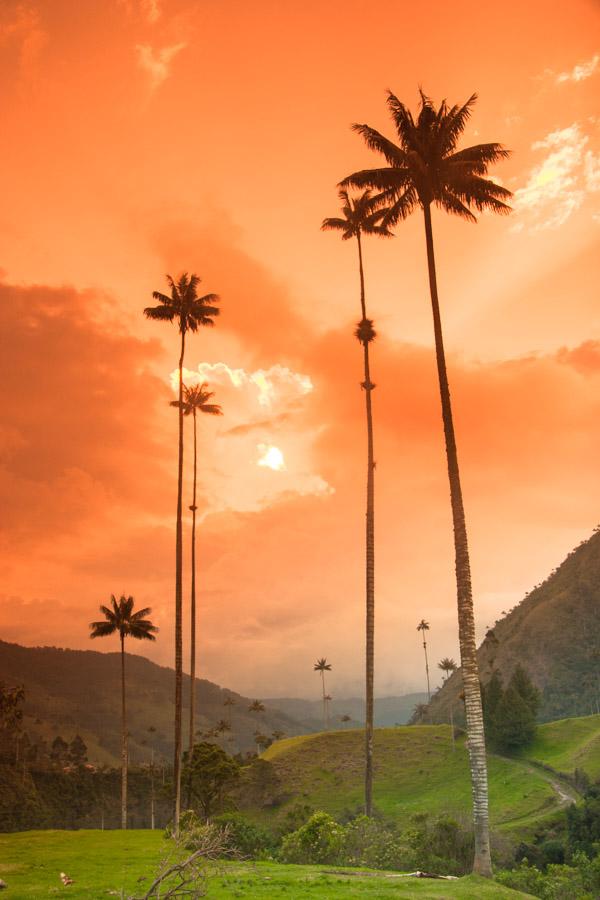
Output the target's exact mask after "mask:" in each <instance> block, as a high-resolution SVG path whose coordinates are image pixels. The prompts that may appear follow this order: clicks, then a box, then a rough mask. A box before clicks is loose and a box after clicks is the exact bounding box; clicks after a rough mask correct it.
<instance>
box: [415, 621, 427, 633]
mask: <svg viewBox="0 0 600 900" xmlns="http://www.w3.org/2000/svg"><path fill="white" fill-rule="evenodd" d="M417 631H429V622H426V621H425V619H421V621H420V622H419V624H418V625H417Z"/></svg>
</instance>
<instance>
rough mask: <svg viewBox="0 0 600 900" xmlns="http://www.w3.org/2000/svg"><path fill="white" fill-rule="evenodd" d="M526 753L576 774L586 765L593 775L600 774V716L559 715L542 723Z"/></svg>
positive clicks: (524, 755)
mask: <svg viewBox="0 0 600 900" xmlns="http://www.w3.org/2000/svg"><path fill="white" fill-rule="evenodd" d="M522 755H523V757H524V758H527V759H530V760H532V762H537V763H544V764H545V765H547V766H552V768H553V769H555V770H556V771H557V772H566V773H567V774H572V773H573V772H574V770H575V769H576V768H577V769H584V770H585V771H586V772H587V774H588V775H589V776H590V778H593V779H594V778H598V777H599V776H600V716H585V717H582V718H579V719H559V720H558V721H557V722H547V723H546V724H545V725H540V726H539V727H538V729H537V735H536V738H535V740H534V742H533V744H532V745H531V746H530V747H527V749H526V750H525V751H523V754H522Z"/></svg>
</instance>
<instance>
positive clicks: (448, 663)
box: [438, 656, 458, 750]
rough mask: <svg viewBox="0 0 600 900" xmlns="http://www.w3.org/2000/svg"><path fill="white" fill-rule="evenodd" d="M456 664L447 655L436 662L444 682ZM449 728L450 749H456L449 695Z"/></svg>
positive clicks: (452, 712) (454, 669) (452, 710)
mask: <svg viewBox="0 0 600 900" xmlns="http://www.w3.org/2000/svg"><path fill="white" fill-rule="evenodd" d="M457 668H458V666H457V665H456V663H455V662H454V660H453V659H451V658H450V657H449V656H445V657H444V658H443V659H441V660H440V661H439V663H438V669H441V670H442V672H444V674H445V676H446V677H445V678H444V684H445V683H446V682H447V681H448V679H449V678H450V676H451V675H452V673H453V672H456V670H457ZM450 729H451V731H452V749H453V750H455V749H456V743H455V740H454V709H453V706H452V697H450Z"/></svg>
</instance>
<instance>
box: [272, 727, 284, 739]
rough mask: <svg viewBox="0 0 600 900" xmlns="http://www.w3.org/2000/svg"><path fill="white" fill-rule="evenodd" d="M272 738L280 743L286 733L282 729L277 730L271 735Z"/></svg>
mask: <svg viewBox="0 0 600 900" xmlns="http://www.w3.org/2000/svg"><path fill="white" fill-rule="evenodd" d="M271 737H272V738H273V740H274V741H280V740H281V739H282V738H284V737H285V731H281V729H280V728H276V729H275V731H274V732H273V733H272V734H271Z"/></svg>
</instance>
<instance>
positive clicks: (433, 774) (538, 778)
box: [247, 718, 600, 831]
mask: <svg viewBox="0 0 600 900" xmlns="http://www.w3.org/2000/svg"><path fill="white" fill-rule="evenodd" d="M546 727H547V726H544V728H546ZM596 728H597V734H598V736H599V737H600V718H599V719H598V722H597V723H596ZM567 730H568V729H567V728H566V729H565V733H566V731H567ZM539 741H540V743H539V745H536V752H538V754H539V755H540V759H539V761H540V762H546V759H545V757H544V753H543V752H541V753H540V752H539V747H541V746H543V745H544V742H546V743H548V741H547V740H546V738H545V732H544V729H543V728H542V729H541V736H540V739H539ZM363 742H364V737H363V732H362V731H360V730H352V731H345V732H332V733H328V734H324V733H321V734H312V735H303V736H299V737H292V738H287V739H285V740H282V741H278V742H277V743H275V744H273V745H272V746H271V747H269V749H268V750H266V751H265V753H264V754H263V755H262V759H264V760H267V761H268V762H270V763H271V764H272V766H273V770H274V773H275V775H276V778H277V780H278V782H279V784H280V786H281V795H280V797H279V802H278V803H277V804H275V805H273V803H272V802H269V804H268V805H265V806H263V807H262V808H261V806H260V804H256V803H255V804H254V805H253V807H252V808H250V809H248V810H247V811H248V812H249V813H250V814H251V815H253V816H256V817H257V818H259V819H262V820H263V821H270V822H271V823H272V822H273V819H276V820H277V819H279V818H283V817H285V815H286V813H287V812H288V811H289V810H290V809H292V808H293V807H294V806H296V805H299V804H301V805H305V806H309V807H311V808H313V809H323V810H326V811H327V812H330V813H331V814H332V815H334V816H336V817H340V816H341V817H344V816H347V815H352V814H355V813H357V812H359V811H360V810H361V808H362V803H363V759H364V748H363ZM374 754H375V771H374V787H373V797H374V804H375V807H376V809H377V811H378V812H380V813H381V814H383V815H384V816H386V817H388V818H390V819H393V820H395V821H397V822H399V823H406V822H407V820H408V819H409V818H410V817H411V816H412V815H414V814H415V813H419V812H428V813H432V814H437V813H442V812H446V813H450V814H453V815H455V816H457V817H459V818H463V817H464V818H468V817H469V815H470V808H471V786H470V778H469V768H468V759H467V752H466V749H465V745H464V738H461V739H458V740H457V742H456V748H455V750H453V749H452V741H451V733H450V728H449V727H448V726H446V725H423V726H410V727H409V726H404V727H400V728H380V729H377V730H376V731H375V750H374ZM532 758H533V757H532ZM489 784H490V809H491V820H492V825H493V827H495V828H496V829H501V830H503V831H512V830H519V829H528V828H529V827H530V826H531V825H532V824H533V823H535V822H538V821H539V820H540V818H542V817H545V816H547V815H549V814H552V813H554V812H556V810H557V809H559V808H560V807H561V806H562V805H564V803H565V802H568V795H569V791H570V790H572V789H569V787H568V786H566V787H565V786H564V785H562V783H561V782H560V778H557V777H555V776H553V775H552V774H551V773H548V772H546V771H544V770H542V769H538V768H536V767H535V766H532V765H531V764H530V763H529V761H528V760H527V759H526V758H523V759H506V758H504V757H500V756H493V755H492V756H490V757H489ZM571 795H572V794H571ZM565 797H566V798H567V799H566V800H565Z"/></svg>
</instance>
